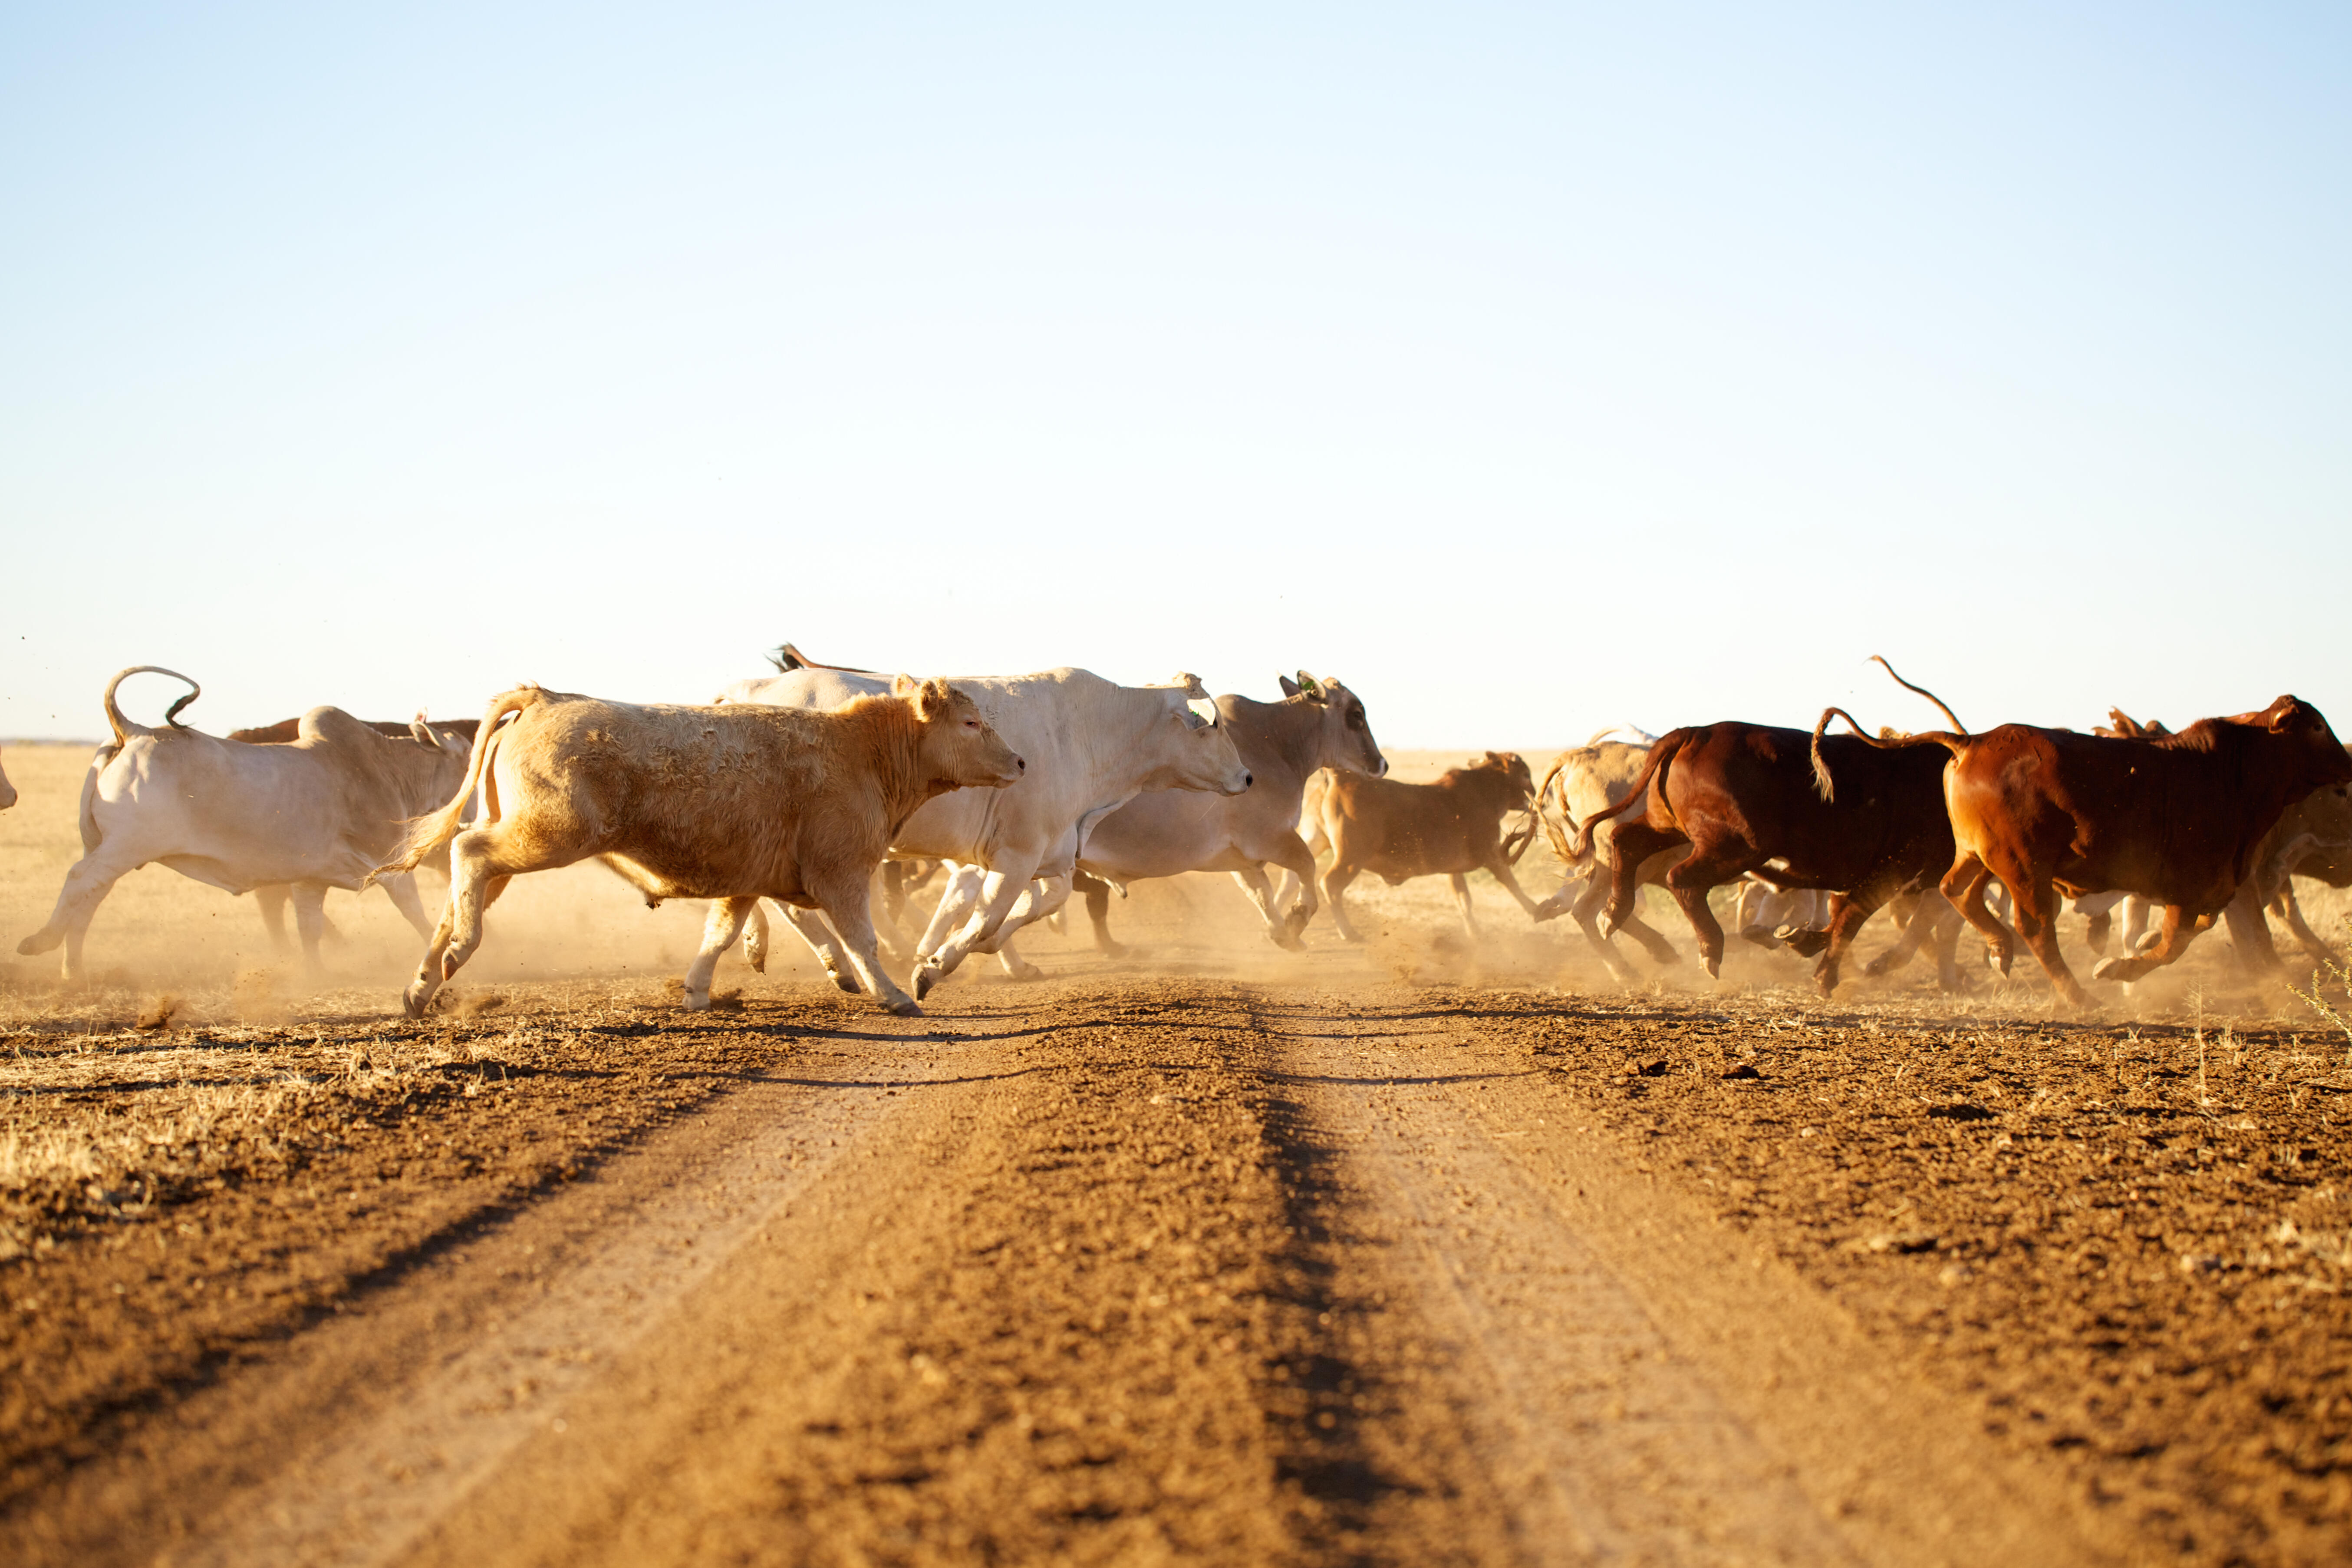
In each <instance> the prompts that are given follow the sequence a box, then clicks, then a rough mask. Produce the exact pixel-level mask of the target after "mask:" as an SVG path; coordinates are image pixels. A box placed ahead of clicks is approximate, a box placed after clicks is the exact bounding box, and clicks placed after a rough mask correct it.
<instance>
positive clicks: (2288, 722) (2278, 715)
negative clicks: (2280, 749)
mask: <svg viewBox="0 0 2352 1568" xmlns="http://www.w3.org/2000/svg"><path fill="white" fill-rule="evenodd" d="M2235 722H2237V723H2241V724H2252V725H2255V726H2258V727H2260V728H2262V729H2263V730H2267V731H2270V732H2271V733H2272V734H2273V735H2276V736H2278V737H2279V738H2280V739H2281V740H2282V741H2284V742H2286V750H2287V752H2288V754H2289V755H2290V756H2292V757H2293V758H2294V762H2293V763H2291V764H2290V765H2291V766H2292V767H2293V768H2294V773H2293V775H2292V777H2291V781H2290V782H2291V783H2292V784H2293V785H2294V787H2295V788H2296V789H2297V790H2299V791H2300V792H2302V793H2305V794H2308V793H2309V792H2311V791H2313V790H2322V789H2331V788H2333V787H2335V786H2336V785H2337V784H2347V783H2352V754H2347V752H2346V751H2345V749H2344V747H2343V746H2342V744H2341V743H2339V742H2337V741H2336V731H2333V730H2331V729H2329V728H2328V727H2327V720H2326V718H2325V717H2324V716H2323V715H2322V714H2321V713H2320V711H2319V710H2318V709H2316V708H2314V707H2313V706H2312V705H2311V704H2310V703H2308V702H2305V700H2303V699H2302V698H2300V697H2282V698H2280V699H2279V700H2277V701H2275V702H2273V703H2272V704H2271V705H2270V706H2269V707H2267V708H2265V709H2263V710H2262V711H2261V712H2259V713H2242V714H2240V715H2239V716H2238V717H2237V719H2236V721H2235Z"/></svg>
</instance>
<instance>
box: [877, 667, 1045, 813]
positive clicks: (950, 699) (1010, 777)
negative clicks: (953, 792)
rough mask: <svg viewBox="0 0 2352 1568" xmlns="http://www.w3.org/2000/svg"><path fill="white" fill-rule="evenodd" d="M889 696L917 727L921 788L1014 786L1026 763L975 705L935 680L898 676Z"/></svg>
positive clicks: (957, 690) (961, 693)
mask: <svg viewBox="0 0 2352 1568" xmlns="http://www.w3.org/2000/svg"><path fill="white" fill-rule="evenodd" d="M890 695H891V696H893V697H896V698H898V699H899V700H901V701H903V702H905V703H906V704H907V706H908V709H909V710H911V711H912V712H913V713H914V715H915V722H916V723H917V724H918V725H919V726H920V731H921V732H920V735H919V738H918V739H917V741H916V742H915V755H916V758H917V760H918V761H919V762H920V763H921V764H922V769H923V777H924V780H925V782H926V783H931V784H944V785H946V786H947V787H948V788H950V789H1003V787H1004V786H1005V785H1007V784H1016V783H1018V782H1020V778H1021V775H1022V773H1024V771H1026V769H1027V767H1028V763H1024V762H1023V761H1022V760H1021V758H1020V757H1019V756H1018V755H1016V754H1015V753H1014V752H1013V748H1012V747H1010V746H1008V745H1006V744H1005V743H1004V737H1003V736H1002V735H1000V734H998V733H997V732H996V731H995V730H994V729H993V728H992V727H991V726H990V724H989V722H988V721H987V720H985V719H983V718H982V717H981V716H980V705H979V704H978V703H976V702H974V701H973V700H971V697H970V696H968V695H967V694H966V693H964V692H963V691H961V690H960V689H957V688H955V687H952V686H950V685H949V684H948V683H947V682H946V681H944V680H942V679H940V678H939V677H938V676H936V675H935V676H933V677H931V678H930V679H929V680H917V679H915V678H914V677H913V676H911V675H901V676H899V677H898V678H897V679H893V680H892V681H891V682H890Z"/></svg>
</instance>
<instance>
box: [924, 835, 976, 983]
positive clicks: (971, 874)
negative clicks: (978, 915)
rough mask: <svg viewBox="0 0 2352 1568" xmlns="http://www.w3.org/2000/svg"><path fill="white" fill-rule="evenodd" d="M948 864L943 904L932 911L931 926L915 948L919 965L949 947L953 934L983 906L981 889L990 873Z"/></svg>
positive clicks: (941, 900)
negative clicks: (981, 903)
mask: <svg viewBox="0 0 2352 1568" xmlns="http://www.w3.org/2000/svg"><path fill="white" fill-rule="evenodd" d="M945 864H946V866H947V868H948V879H947V885H946V886H945V887H944V888H942V889H940V903H939V907H938V908H937V909H935V910H932V911H931V923H930V924H929V925H928V926H926V927H925V928H924V929H923V936H922V940H921V941H920V942H917V943H916V944H915V959H916V962H917V963H921V962H922V961H924V960H926V959H928V958H929V957H930V956H931V954H933V953H935V952H939V950H940V948H941V947H943V946H945V945H946V944H947V940H948V938H949V937H950V936H951V935H953V934H954V932H955V930H956V928H957V927H958V926H960V925H961V924H962V923H963V922H964V921H965V920H966V919H967V918H968V917H969V916H970V915H971V911H972V909H973V908H974V906H976V905H977V904H978V903H979V902H980V897H981V889H982V886H983V885H985V883H986V882H987V879H988V873H987V872H986V871H985V870H984V869H982V868H980V867H978V866H968V865H965V864H964V863H962V862H961V861H958V860H950V861H947V862H945Z"/></svg>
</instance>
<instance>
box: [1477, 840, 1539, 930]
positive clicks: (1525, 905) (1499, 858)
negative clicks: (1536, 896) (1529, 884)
mask: <svg viewBox="0 0 2352 1568" xmlns="http://www.w3.org/2000/svg"><path fill="white" fill-rule="evenodd" d="M1486 869H1487V871H1488V873H1489V874H1491V875H1492V876H1493V877H1494V879H1495V880H1496V881H1497V882H1499V883H1501V884H1502V886H1503V891H1505V892H1507V893H1508V894H1510V895H1511V897H1512V898H1514V899H1516V900H1518V904H1519V908H1521V909H1523V910H1527V912H1528V919H1529V920H1531V921H1532V920H1538V919H1540V918H1541V917H1540V916H1539V915H1538V914H1537V913H1536V910H1538V908H1539V907H1540V906H1538V904H1537V903H1536V901H1535V900H1533V899H1531V898H1529V897H1528V890H1527V889H1525V888H1522V887H1520V886H1519V878H1518V873H1517V871H1515V870H1513V869H1512V868H1511V863H1510V861H1509V860H1507V859H1506V858H1504V856H1503V851H1502V847H1501V846H1499V845H1497V846H1496V849H1495V854H1494V858H1492V859H1490V860H1488V861H1487V862H1486Z"/></svg>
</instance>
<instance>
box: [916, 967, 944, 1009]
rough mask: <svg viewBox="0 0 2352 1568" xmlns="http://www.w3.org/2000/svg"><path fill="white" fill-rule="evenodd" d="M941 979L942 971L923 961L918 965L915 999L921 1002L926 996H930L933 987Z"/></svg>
mask: <svg viewBox="0 0 2352 1568" xmlns="http://www.w3.org/2000/svg"><path fill="white" fill-rule="evenodd" d="M939 980H940V972H939V971H938V970H936V969H934V968H932V967H931V966H930V965H929V964H928V963H922V964H918V965H916V966H915V1000H916V1001H918V1002H919V1001H921V1000H922V999H923V998H924V997H926V996H929V994H931V987H932V986H934V985H936V984H939Z"/></svg>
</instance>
